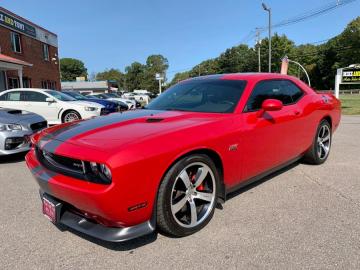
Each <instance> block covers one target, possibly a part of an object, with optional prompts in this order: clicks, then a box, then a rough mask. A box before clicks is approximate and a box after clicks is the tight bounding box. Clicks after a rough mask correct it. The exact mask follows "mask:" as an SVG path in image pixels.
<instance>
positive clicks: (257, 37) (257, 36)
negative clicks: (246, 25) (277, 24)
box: [256, 28, 261, 72]
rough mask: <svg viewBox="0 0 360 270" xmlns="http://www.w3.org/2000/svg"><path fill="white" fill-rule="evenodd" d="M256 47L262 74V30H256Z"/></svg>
mask: <svg viewBox="0 0 360 270" xmlns="http://www.w3.org/2000/svg"><path fill="white" fill-rule="evenodd" d="M256 45H257V47H258V64H259V72H261V56H260V46H261V40H260V29H259V28H256Z"/></svg>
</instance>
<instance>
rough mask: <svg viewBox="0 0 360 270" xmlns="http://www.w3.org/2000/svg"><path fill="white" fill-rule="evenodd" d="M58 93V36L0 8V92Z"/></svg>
mask: <svg viewBox="0 0 360 270" xmlns="http://www.w3.org/2000/svg"><path fill="white" fill-rule="evenodd" d="M19 87H32V88H47V89H60V87H61V85H60V72H59V58H58V40H57V35H56V34H54V33H52V32H50V31H48V30H46V29H44V28H42V27H40V26H38V25H36V24H34V23H32V22H30V21H28V20H26V19H24V18H22V17H20V16H18V15H16V14H14V13H12V12H10V11H8V10H6V9H4V8H2V7H0V92H1V91H3V90H5V89H11V88H19Z"/></svg>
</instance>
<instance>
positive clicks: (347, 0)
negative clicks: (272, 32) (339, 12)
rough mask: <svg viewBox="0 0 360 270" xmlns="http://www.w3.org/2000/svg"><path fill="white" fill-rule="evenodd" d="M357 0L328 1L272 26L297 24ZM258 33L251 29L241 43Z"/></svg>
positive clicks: (264, 28) (265, 28) (262, 29)
mask: <svg viewBox="0 0 360 270" xmlns="http://www.w3.org/2000/svg"><path fill="white" fill-rule="evenodd" d="M355 1H357V0H336V1H332V2H331V3H328V4H326V5H323V6H321V7H318V8H316V9H311V10H308V11H306V12H304V13H302V14H299V15H296V16H294V17H292V18H288V19H285V20H283V21H280V22H278V23H275V24H273V25H272V26H271V28H279V27H283V26H288V25H291V24H296V23H299V22H302V21H305V20H307V19H310V18H313V17H317V16H320V15H322V14H325V13H328V12H330V11H332V10H334V9H337V8H340V7H342V6H345V5H348V4H350V3H353V2H355ZM267 29H268V27H260V28H259V31H260V32H261V33H263V32H265V31H267ZM255 35H256V31H254V30H252V31H250V32H249V33H248V34H247V35H246V36H245V37H244V38H243V39H242V40H241V42H240V43H246V44H247V43H248V42H249V41H250V40H252V39H254V38H255Z"/></svg>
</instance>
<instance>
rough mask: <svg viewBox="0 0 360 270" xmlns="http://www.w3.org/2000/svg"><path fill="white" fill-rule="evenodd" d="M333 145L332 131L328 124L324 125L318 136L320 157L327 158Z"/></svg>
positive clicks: (318, 153)
mask: <svg viewBox="0 0 360 270" xmlns="http://www.w3.org/2000/svg"><path fill="white" fill-rule="evenodd" d="M330 146H331V131H330V128H329V126H328V125H322V126H321V128H320V130H319V133H318V137H317V155H318V157H319V158H320V159H325V158H326V157H327V156H328V154H329V152H330Z"/></svg>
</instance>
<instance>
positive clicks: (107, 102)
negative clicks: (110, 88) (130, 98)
mask: <svg viewBox="0 0 360 270" xmlns="http://www.w3.org/2000/svg"><path fill="white" fill-rule="evenodd" d="M88 102H95V103H98V104H101V105H104V106H106V107H115V106H117V104H116V103H115V102H113V101H110V100H104V99H100V98H91V99H89V100H88Z"/></svg>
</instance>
